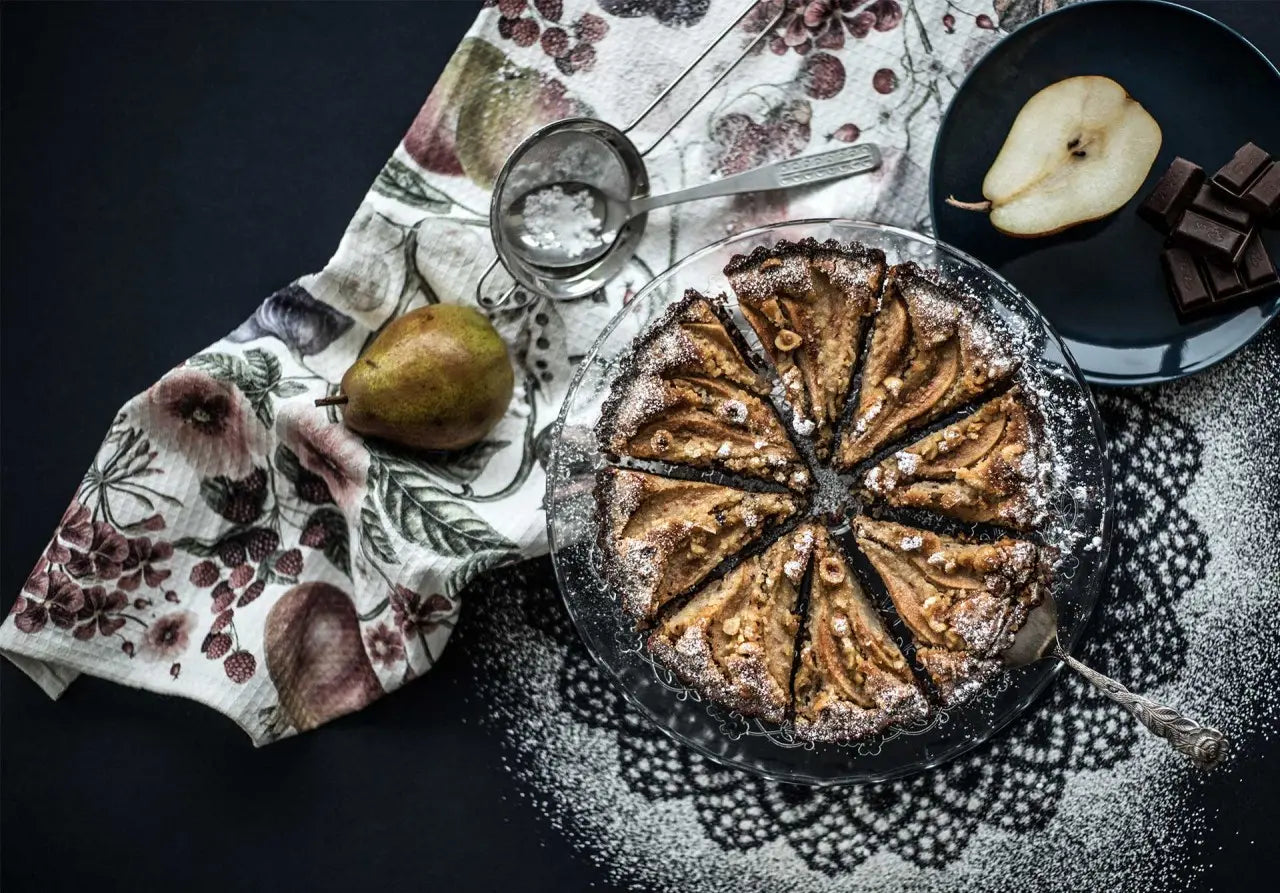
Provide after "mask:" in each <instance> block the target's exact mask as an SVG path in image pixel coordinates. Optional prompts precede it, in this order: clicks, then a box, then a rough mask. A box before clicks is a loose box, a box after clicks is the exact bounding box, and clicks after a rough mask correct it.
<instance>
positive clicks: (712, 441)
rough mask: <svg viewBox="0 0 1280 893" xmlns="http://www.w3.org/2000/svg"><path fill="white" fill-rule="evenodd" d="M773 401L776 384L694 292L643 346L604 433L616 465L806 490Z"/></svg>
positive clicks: (628, 365)
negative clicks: (712, 473)
mask: <svg viewBox="0 0 1280 893" xmlns="http://www.w3.org/2000/svg"><path fill="white" fill-rule="evenodd" d="M769 391H770V385H769V381H768V379H766V378H765V377H764V376H762V375H760V374H759V373H757V372H756V371H755V370H754V369H752V368H751V365H750V364H749V363H748V362H747V360H746V358H745V357H744V356H743V355H742V352H741V351H740V350H739V349H738V346H737V345H736V344H735V343H734V338H733V337H732V336H731V335H730V333H729V331H728V329H726V328H725V324H724V322H723V321H722V320H721V319H720V317H719V315H718V314H717V313H716V310H715V308H714V307H713V306H712V303H711V301H709V300H708V299H707V298H705V297H703V296H702V295H701V294H699V293H698V292H696V291H693V290H689V291H687V292H685V296H684V298H683V299H682V300H681V301H679V302H678V303H676V304H675V305H674V306H672V307H671V309H670V310H668V311H667V312H666V313H665V314H664V315H663V316H662V318H661V319H659V320H658V321H657V322H656V323H655V324H654V325H653V326H652V327H651V328H650V329H649V330H648V332H647V333H646V334H645V335H644V336H643V337H642V338H641V339H640V340H639V342H638V343H637V344H636V346H635V349H634V352H633V354H632V355H631V356H630V357H629V358H628V359H627V361H626V362H625V363H624V365H623V368H622V369H621V370H620V371H619V375H618V378H617V384H616V385H615V387H614V388H613V390H612V392H611V393H610V395H609V399H608V400H607V401H606V402H605V405H604V407H603V410H602V412H601V418H600V423H599V425H598V426H597V428H596V433H597V436H598V437H599V439H600V442H601V444H602V445H603V447H604V448H605V450H606V451H608V452H610V453H612V454H613V455H616V456H625V457H628V458H632V459H650V460H663V461H667V462H672V463H676V464H681V465H689V466H693V467H696V468H714V469H718V470H721V471H728V472H734V473H738V474H745V475H750V476H752V477H758V478H763V479H765V480H772V481H775V482H777V483H780V484H787V485H790V486H792V487H795V488H796V489H804V488H806V487H807V486H808V485H809V474H808V471H807V469H806V468H805V466H804V463H803V462H801V460H800V457H799V455H797V453H796V449H795V447H794V446H793V445H792V444H791V441H790V439H789V438H788V437H787V433H786V431H785V429H784V428H783V427H782V423H781V421H779V419H778V415H777V413H776V412H775V411H774V408H773V405H772V404H771V403H770V402H769Z"/></svg>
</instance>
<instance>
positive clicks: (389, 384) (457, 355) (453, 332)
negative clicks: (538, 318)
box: [316, 304, 515, 450]
mask: <svg viewBox="0 0 1280 893" xmlns="http://www.w3.org/2000/svg"><path fill="white" fill-rule="evenodd" d="M514 385H515V375H514V374H513V372H512V368H511V358H510V357H509V356H508V354H507V345H506V343H505V342H504V341H503V340H502V336H501V335H499V334H498V332H497V330H496V329H494V327H493V325H492V324H491V323H490V322H489V320H488V319H486V318H485V316H484V314H482V313H480V312H479V311H477V310H475V309H473V308H471V307H458V306H455V305H451V304H429V305H427V306H426V307H419V308H418V309H417V310H413V311H411V312H409V313H406V314H405V315H404V316H401V317H399V318H397V319H395V320H392V321H391V323H390V324H389V325H387V327H386V328H385V329H383V330H382V331H381V332H380V333H379V334H378V337H377V338H375V339H374V340H373V343H372V344H370V345H369V347H368V348H367V349H366V350H365V352H364V353H363V354H361V355H360V359H358V360H356V362H355V363H354V364H353V365H352V366H351V368H350V369H348V370H347V372H346V374H345V375H343V376H342V389H341V393H339V394H338V395H337V396H334V397H324V398H321V399H320V400H317V401H316V405H317V406H326V405H331V404H343V409H342V420H343V422H345V423H346V426H347V427H348V428H350V429H351V430H352V431H356V432H358V433H360V434H365V435H368V436H371V437H381V438H385V439H386V440H390V441H393V442H395V443H398V444H402V445H404V446H408V447H415V448H417V449H423V450H459V449H462V448H463V447H468V446H471V445H472V444H474V443H476V442H478V441H480V440H482V439H483V438H484V436H485V435H486V434H488V433H489V431H490V430H492V428H493V426H494V425H496V424H497V423H498V421H499V420H500V419H501V418H502V417H503V415H504V414H505V413H506V411H507V405H508V404H509V403H510V402H511V393H512V389H513V388H514Z"/></svg>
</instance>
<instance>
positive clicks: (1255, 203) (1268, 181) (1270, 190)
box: [1240, 161, 1280, 219]
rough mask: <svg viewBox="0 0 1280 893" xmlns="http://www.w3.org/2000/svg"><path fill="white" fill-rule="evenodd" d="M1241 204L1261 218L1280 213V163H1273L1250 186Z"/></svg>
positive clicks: (1241, 197) (1241, 199)
mask: <svg viewBox="0 0 1280 893" xmlns="http://www.w3.org/2000/svg"><path fill="white" fill-rule="evenodd" d="M1240 203H1241V204H1243V205H1244V206H1245V207H1246V208H1248V209H1249V210H1250V211H1252V212H1253V213H1254V214H1255V215H1256V216H1258V217H1261V218H1264V219H1265V218H1268V217H1274V216H1275V215H1276V214H1277V213H1280V161H1277V162H1273V163H1272V164H1271V166H1270V167H1268V168H1267V169H1266V170H1265V171H1264V172H1263V173H1262V175H1261V176H1259V177H1258V178H1257V179H1256V180H1254V181H1253V182H1252V183H1251V184H1249V188H1248V189H1247V190H1245V193H1244V195H1242V196H1240Z"/></svg>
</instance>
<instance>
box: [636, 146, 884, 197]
mask: <svg viewBox="0 0 1280 893" xmlns="http://www.w3.org/2000/svg"><path fill="white" fill-rule="evenodd" d="M879 166H880V148H879V147H878V146H876V145H875V144H874V143H859V144H858V145H856V146H846V147H844V148H843V149H833V150H832V151H830V152H820V153H818V154H817V155H808V156H805V157H804V158H792V159H790V160H788V161H779V162H775V163H774V164H766V165H764V166H762V167H757V168H755V169H753V170H749V171H743V172H742V173H740V174H734V175H733V176H732V177H725V178H724V179H722V180H715V181H713V182H711V183H703V184H702V185H701V186H691V187H689V188H688V189H680V190H677V191H676V192H668V193H666V194H665V195H651V196H645V197H644V198H637V199H632V201H631V203H630V212H631V214H632V215H636V214H644V213H646V212H648V211H651V210H653V209H654V208H661V207H664V206H666V205H675V204H679V203H680V202H688V201H695V200H697V199H701V198H714V197H716V196H721V195H736V194H737V193H739V192H764V191H767V190H770V189H790V188H792V187H794V186H808V185H811V184H814V183H825V182H827V181H828V180H839V179H841V178H842V177H851V176H853V175H854V174H865V173H867V172H868V171H873V170H875V169H876V168H878V167H879Z"/></svg>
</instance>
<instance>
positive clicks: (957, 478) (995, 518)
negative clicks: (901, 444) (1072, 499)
mask: <svg viewBox="0 0 1280 893" xmlns="http://www.w3.org/2000/svg"><path fill="white" fill-rule="evenodd" d="M1029 412H1030V410H1029V409H1028V407H1027V405H1026V402H1025V398H1024V397H1023V395H1022V394H1021V393H1020V392H1019V391H1018V389H1016V388H1015V389H1013V390H1011V391H1009V392H1008V393H1006V394H1003V395H1001V396H999V397H996V398H995V399H994V400H990V401H988V402H987V403H985V404H983V405H982V406H981V407H979V408H978V409H977V410H976V411H974V412H973V413H972V414H970V415H968V416H966V417H964V418H963V419H960V420H959V421H958V422H956V423H955V424H952V425H948V426H947V427H945V428H943V429H942V430H940V431H936V432H934V433H933V434H930V435H929V436H928V437H924V438H922V439H920V440H918V441H916V442H915V443H913V444H911V445H910V446H908V447H905V448H903V449H902V450H900V451H898V452H897V453H894V454H893V455H892V456H890V457H889V458H887V459H885V460H884V461H883V462H881V463H880V464H879V465H877V466H876V467H874V468H872V469H871V470H870V471H868V472H867V473H866V475H865V476H864V477H863V486H864V487H865V489H866V491H867V494H868V496H870V497H872V498H875V497H880V498H882V499H884V500H885V501H887V502H888V503H890V504H891V505H897V506H905V507H911V508H921V509H930V510H932V511H935V512H937V513H939V514H942V515H946V516H948V517H951V518H956V519H957V520H960V521H969V522H975V521H978V522H987V523H992V524H1002V525H1005V526H1007V527H1013V528H1016V529H1019V530H1027V529H1030V528H1032V527H1034V526H1035V525H1036V524H1037V523H1039V521H1040V520H1041V519H1042V518H1043V516H1044V507H1043V506H1044V502H1045V497H1044V494H1043V493H1042V492H1041V481H1040V462H1039V461H1038V459H1037V455H1036V452H1037V442H1036V435H1035V432H1034V429H1033V427H1032V422H1031V418H1030V417H1029Z"/></svg>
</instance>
